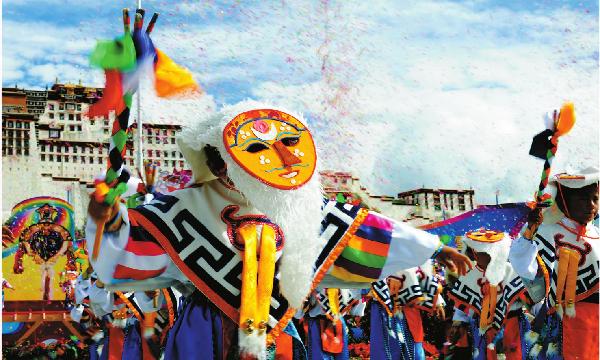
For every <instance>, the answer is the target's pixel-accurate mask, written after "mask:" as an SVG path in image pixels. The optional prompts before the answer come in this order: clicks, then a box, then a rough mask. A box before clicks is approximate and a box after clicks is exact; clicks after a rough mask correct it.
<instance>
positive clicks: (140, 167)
mask: <svg viewBox="0 0 600 360" xmlns="http://www.w3.org/2000/svg"><path fill="white" fill-rule="evenodd" d="M138 14H140V15H141V17H139V18H138ZM144 14H145V12H144V9H142V1H141V0H138V3H137V10H136V16H135V24H134V28H135V29H136V30H138V31H139V30H140V29H141V28H142V26H143V22H144ZM153 27H154V26H153ZM140 86H141V84H138V92H137V94H136V96H137V99H136V100H137V109H136V110H137V111H136V112H137V116H136V118H137V119H136V123H137V138H138V148H137V155H138V156H137V158H138V161H137V169H138V171H139V172H142V171H143V170H144V147H143V135H144V134H143V132H142V95H141V91H139V90H140V89H139V87H140Z"/></svg>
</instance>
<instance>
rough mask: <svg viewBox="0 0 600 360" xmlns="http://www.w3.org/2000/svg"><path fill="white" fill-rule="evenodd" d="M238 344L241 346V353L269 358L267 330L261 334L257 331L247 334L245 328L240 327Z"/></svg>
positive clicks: (258, 357)
mask: <svg viewBox="0 0 600 360" xmlns="http://www.w3.org/2000/svg"><path fill="white" fill-rule="evenodd" d="M238 344H239V346H240V354H249V355H253V356H254V357H256V358H257V359H266V358H267V334H266V332H264V333H262V334H260V335H259V334H258V333H257V332H256V331H254V332H253V333H252V334H246V333H245V332H244V330H242V329H238Z"/></svg>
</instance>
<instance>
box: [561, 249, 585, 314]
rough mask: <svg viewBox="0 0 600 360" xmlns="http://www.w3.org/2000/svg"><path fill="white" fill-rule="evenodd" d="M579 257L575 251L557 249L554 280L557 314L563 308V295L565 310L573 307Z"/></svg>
mask: <svg viewBox="0 0 600 360" xmlns="http://www.w3.org/2000/svg"><path fill="white" fill-rule="evenodd" d="M580 258H581V255H580V254H579V252H577V251H576V250H571V249H569V248H566V247H561V248H559V249H558V276H557V280H556V305H555V307H556V310H558V311H559V313H560V312H561V310H562V308H561V307H562V306H563V295H564V300H565V303H566V307H567V308H572V307H574V306H575V291H576V289H577V271H578V270H579V260H580Z"/></svg>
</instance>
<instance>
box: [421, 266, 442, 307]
mask: <svg viewBox="0 0 600 360" xmlns="http://www.w3.org/2000/svg"><path fill="white" fill-rule="evenodd" d="M419 275H420V276H419V277H420V278H421V279H420V285H421V291H422V292H423V301H421V303H419V307H420V308H421V309H422V310H424V311H427V312H429V313H432V312H433V310H434V309H435V307H436V306H437V305H438V303H440V301H439V298H440V297H441V294H440V293H441V291H442V284H440V278H439V277H438V276H436V275H427V274H425V273H423V272H420V274H419Z"/></svg>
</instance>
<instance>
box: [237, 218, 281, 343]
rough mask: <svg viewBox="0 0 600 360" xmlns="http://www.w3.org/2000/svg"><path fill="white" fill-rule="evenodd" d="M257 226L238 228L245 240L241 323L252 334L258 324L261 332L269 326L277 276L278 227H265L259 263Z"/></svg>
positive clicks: (262, 233)
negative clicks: (276, 239)
mask: <svg viewBox="0 0 600 360" xmlns="http://www.w3.org/2000/svg"><path fill="white" fill-rule="evenodd" d="M256 230H257V229H256V225H247V226H243V227H241V228H240V229H239V230H238V233H239V235H240V236H241V237H242V239H243V240H244V254H243V259H244V265H243V268H242V294H241V295H242V301H241V305H240V327H241V328H242V329H243V330H244V331H245V332H246V333H247V334H252V333H253V332H254V330H255V328H256V327H258V332H259V334H262V333H264V332H265V331H266V330H267V323H268V320H269V308H270V304H271V293H272V292H273V279H274V277H275V255H276V245H275V230H274V229H273V228H272V227H271V226H268V225H263V227H262V232H261V241H260V263H259V261H258V260H257V258H256V255H257V246H258V244H257V242H258V236H257V234H256Z"/></svg>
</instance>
